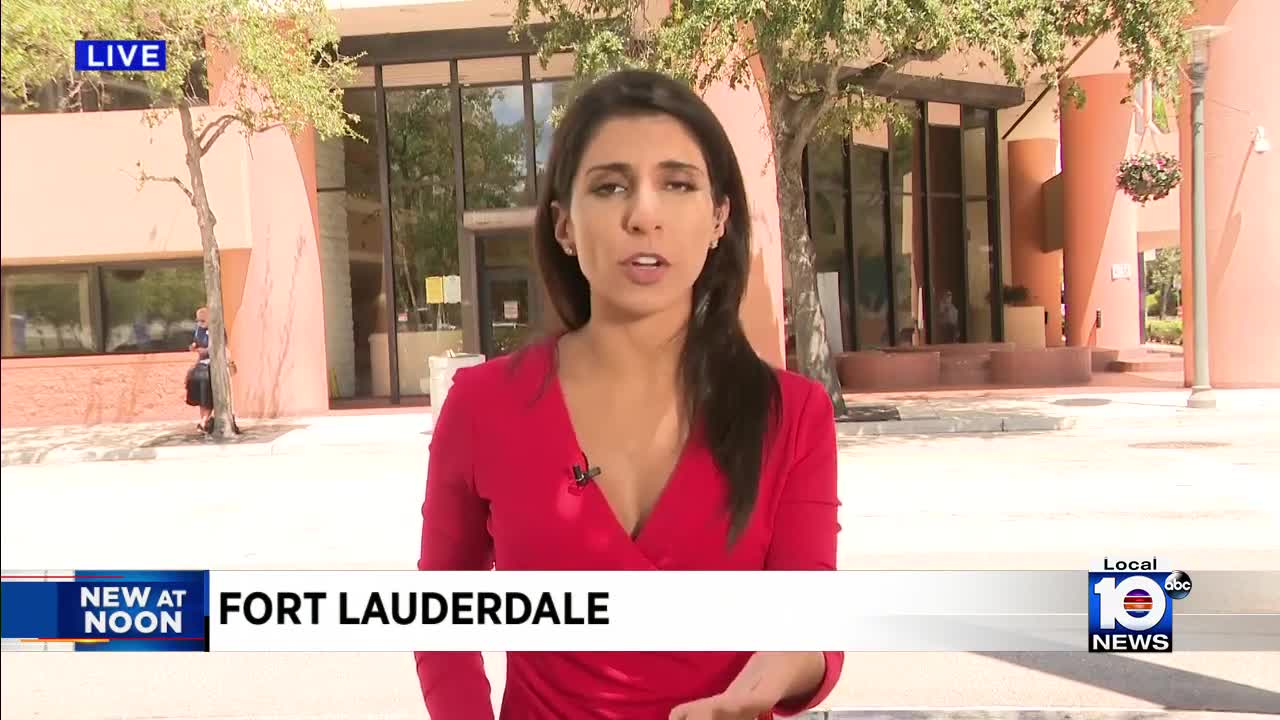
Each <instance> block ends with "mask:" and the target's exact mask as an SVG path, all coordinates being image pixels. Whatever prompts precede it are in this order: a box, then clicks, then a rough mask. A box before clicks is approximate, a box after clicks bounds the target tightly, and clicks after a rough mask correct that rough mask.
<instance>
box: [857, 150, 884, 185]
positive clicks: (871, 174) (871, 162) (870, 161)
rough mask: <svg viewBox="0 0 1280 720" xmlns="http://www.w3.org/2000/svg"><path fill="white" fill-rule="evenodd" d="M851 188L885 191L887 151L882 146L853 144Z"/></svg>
mask: <svg viewBox="0 0 1280 720" xmlns="http://www.w3.org/2000/svg"><path fill="white" fill-rule="evenodd" d="M850 151H851V152H852V154H853V189H854V191H855V192H875V193H881V192H885V184H884V181H885V170H886V166H887V164H888V162H889V151H888V150H886V149H884V148H876V147H867V146H866V145H853V146H851V147H850Z"/></svg>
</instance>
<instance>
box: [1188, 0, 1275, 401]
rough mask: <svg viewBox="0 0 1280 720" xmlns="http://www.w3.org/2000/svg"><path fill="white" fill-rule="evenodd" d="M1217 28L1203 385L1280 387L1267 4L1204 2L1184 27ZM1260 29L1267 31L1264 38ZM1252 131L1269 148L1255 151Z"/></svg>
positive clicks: (1271, 21) (1208, 160)
mask: <svg viewBox="0 0 1280 720" xmlns="http://www.w3.org/2000/svg"><path fill="white" fill-rule="evenodd" d="M1198 24H1207V25H1225V26H1226V27H1227V28H1228V31H1227V32H1226V33H1225V34H1223V35H1220V36H1218V37H1216V38H1214V39H1213V41H1212V43H1211V45H1210V49H1209V75H1208V78H1207V79H1206V81H1205V104H1204V122H1205V134H1204V155H1205V255H1206V260H1207V261H1208V270H1209V272H1208V277H1207V278H1206V280H1207V281H1208V289H1209V293H1208V298H1207V300H1208V314H1209V328H1208V331H1209V381H1210V383H1212V384H1213V385H1214V386H1216V387H1247V386H1254V387H1256V386H1277V385H1280V313H1277V312H1276V311H1275V310H1274V309H1273V306H1274V304H1275V301H1276V298H1277V297H1280V86H1278V85H1277V83H1276V80H1275V78H1274V73H1272V72H1271V71H1269V70H1268V71H1261V70H1260V68H1259V65H1258V58H1267V57H1273V56H1274V46H1275V32H1274V28H1276V27H1280V3H1277V2H1275V0H1205V1H1204V2H1202V3H1201V9H1200V12H1199V14H1198V16H1197V17H1195V18H1194V19H1192V20H1191V21H1190V22H1188V25H1189V26H1190V25H1198ZM1268 28H1272V29H1271V30H1268ZM1190 93H1191V89H1190V87H1189V86H1188V85H1187V84H1186V83H1185V82H1184V83H1183V88H1182V97H1183V102H1182V108H1183V110H1181V111H1180V113H1179V120H1180V122H1181V124H1182V128H1181V132H1180V133H1179V136H1180V141H1181V145H1182V147H1181V160H1182V169H1183V182H1182V187H1181V191H1180V193H1179V195H1180V198H1181V201H1182V289H1183V296H1182V307H1183V317H1182V327H1183V344H1184V348H1183V350H1184V363H1185V368H1186V384H1187V385H1190V384H1191V380H1192V378H1193V366H1192V359H1193V353H1194V344H1195V338H1194V337H1192V333H1193V330H1194V322H1193V321H1194V317H1193V316H1192V312H1193V297H1192V274H1191V273H1192V255H1191V238H1192V224H1191V201H1192V187H1191V124H1190V114H1191V111H1190V102H1189V98H1190ZM1258 127H1262V128H1264V130H1265V133H1266V137H1267V138H1268V139H1269V140H1270V141H1271V142H1272V143H1273V144H1274V145H1275V148H1274V149H1272V150H1271V151H1270V152H1267V153H1262V154H1260V153H1257V152H1255V148H1254V143H1253V137H1254V132H1255V130H1256V129H1257V128H1258Z"/></svg>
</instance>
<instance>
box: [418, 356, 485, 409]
mask: <svg viewBox="0 0 1280 720" xmlns="http://www.w3.org/2000/svg"><path fill="white" fill-rule="evenodd" d="M484 361H485V356H484V355H477V354H472V353H460V354H457V355H432V356H430V357H428V358H427V372H428V374H429V375H430V377H431V389H430V393H431V407H432V408H435V410H436V412H439V411H440V408H442V407H444V399H445V398H446V397H448V395H449V388H451V387H453V375H454V373H456V372H457V371H458V369H459V368H465V367H471V366H473V365H479V364H481V363H483V362H484Z"/></svg>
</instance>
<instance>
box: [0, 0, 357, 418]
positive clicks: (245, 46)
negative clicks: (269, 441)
mask: <svg viewBox="0 0 1280 720" xmlns="http://www.w3.org/2000/svg"><path fill="white" fill-rule="evenodd" d="M0 7H2V8H3V33H4V47H3V80H2V82H3V90H4V94H5V95H6V96H9V97H11V98H14V99H16V100H17V101H19V102H24V103H32V102H33V101H34V100H35V98H36V97H37V96H38V94H39V93H40V92H41V91H42V89H44V88H47V87H49V86H50V85H51V84H60V85H63V87H64V88H65V89H66V90H67V91H68V94H69V95H70V96H72V97H75V96H79V95H81V94H83V93H88V92H92V93H94V94H95V95H98V96H101V95H102V94H103V93H104V92H106V91H108V89H118V88H124V89H125V90H126V91H128V92H132V93H135V94H139V95H140V96H141V97H143V98H145V99H146V100H147V101H148V104H149V105H150V108H151V110H150V111H149V112H148V113H147V114H146V118H147V119H148V121H149V122H150V123H151V124H152V126H153V127H158V126H159V125H160V123H161V122H163V120H164V119H165V118H167V117H168V116H170V115H171V114H172V113H175V112H176V113H177V115H178V118H179V121H180V128H181V132H182V138H183V141H184V145H185V148H186V153H185V155H186V170H187V177H186V178H185V179H183V178H179V177H177V176H169V177H156V176H153V175H150V174H149V173H147V172H146V170H145V168H141V167H140V168H139V170H140V173H139V178H138V179H139V182H140V183H143V182H167V183H172V184H173V185H175V186H177V187H178V188H179V189H180V190H181V191H182V192H183V193H184V194H185V195H186V196H187V199H188V200H190V202H191V207H192V209H193V210H194V212H195V214H196V219H197V223H198V225H199V227H200V241H201V246H202V249H203V254H204V279H205V289H206V293H207V296H208V301H207V304H208V306H209V338H210V343H209V350H210V358H211V363H210V372H211V375H212V380H213V398H214V414H215V418H216V419H215V425H214V428H213V435H214V436H215V437H220V438H226V437H230V436H232V435H233V434H234V433H235V432H236V430H235V415H234V408H233V407H232V401H231V376H230V372H229V371H228V365H227V354H226V340H227V336H226V326H225V324H224V320H223V310H222V271H221V264H220V262H219V256H218V242H217V237H216V234H215V230H214V228H215V225H216V223H217V219H216V218H215V217H214V214H213V211H212V209H211V208H210V206H209V198H208V194H207V189H206V186H205V180H204V174H203V171H202V168H201V159H202V158H203V157H204V156H205V155H206V154H208V152H209V151H210V149H211V148H212V147H213V145H214V143H215V142H217V141H218V139H219V138H221V137H222V136H223V134H224V133H225V132H226V131H227V130H229V129H231V128H233V127H234V128H236V129H238V130H239V131H240V132H241V133H243V134H244V135H245V136H246V137H248V136H250V135H252V134H254V133H260V132H264V131H266V130H268V129H270V128H273V127H277V126H283V127H284V128H285V129H286V130H288V131H289V132H290V133H291V134H294V135H296V134H297V133H299V132H300V131H303V130H304V129H306V128H308V127H310V128H313V129H314V130H315V132H316V134H317V135H318V136H319V137H321V138H329V137H334V136H340V135H354V131H353V130H352V129H351V125H350V124H349V120H350V117H349V116H348V114H347V113H345V112H344V111H343V107H342V87H343V86H344V85H345V84H347V83H348V82H349V81H350V80H351V79H353V78H354V76H355V67H354V61H353V60H352V59H350V58H344V57H342V56H340V55H339V54H338V53H337V52H336V47H337V42H338V31H337V27H336V25H335V24H334V22H333V19H332V17H331V16H330V15H329V14H328V11H327V9H326V7H325V4H324V0H148V1H147V2H142V1H141V0H102V1H101V2H77V0H13V1H12V2H5V3H4V4H3V5H2V6H0ZM94 38H101V39H142V40H149V39H153V40H164V41H165V42H166V58H165V59H166V68H165V70H163V71H157V72H138V73H100V72H84V73H78V72H75V70H74V68H75V49H74V48H75V45H74V43H75V41H76V40H80V39H94ZM215 66H216V67H219V68H220V69H225V70H226V71H227V78H226V80H227V88H228V89H227V91H226V92H225V93H223V94H221V96H220V97H219V98H218V100H219V102H218V103H217V104H216V105H215V106H214V108H212V110H213V111H212V112H211V113H207V114H203V113H202V114H201V118H200V119H199V121H197V119H196V118H195V117H194V114H193V112H192V108H193V107H194V106H198V105H202V104H204V100H203V99H202V98H201V97H200V94H201V93H200V88H201V87H202V86H203V85H204V84H205V78H204V77H202V76H203V75H204V71H205V69H206V68H211V67H215Z"/></svg>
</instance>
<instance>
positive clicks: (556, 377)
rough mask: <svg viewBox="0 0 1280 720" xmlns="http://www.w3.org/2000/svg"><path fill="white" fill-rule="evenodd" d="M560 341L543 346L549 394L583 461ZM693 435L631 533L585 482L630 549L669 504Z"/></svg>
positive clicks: (598, 491) (593, 485)
mask: <svg viewBox="0 0 1280 720" xmlns="http://www.w3.org/2000/svg"><path fill="white" fill-rule="evenodd" d="M560 337H561V336H559V335H557V336H554V337H552V338H551V341H550V342H549V343H548V345H547V355H548V357H547V366H548V369H549V371H550V373H551V381H550V390H551V393H552V394H553V395H554V396H555V401H556V405H557V409H558V410H559V413H560V422H562V423H564V426H565V428H566V429H567V430H568V433H569V438H570V440H571V441H572V443H573V448H574V450H575V452H576V454H577V456H579V457H585V455H586V451H585V450H584V449H583V447H582V441H581V440H580V439H579V437H578V428H577V427H576V426H575V425H574V424H573V412H572V411H570V410H569V398H568V396H566V395H565V392H564V386H563V384H562V383H561V382H560V361H559V359H560ZM695 433H696V429H695V428H693V427H691V428H690V429H689V432H688V433H687V434H686V435H685V438H684V441H683V442H682V443H681V445H680V452H679V454H678V455H677V456H676V462H675V464H674V465H673V466H672V467H671V472H670V473H669V474H668V475H667V479H666V482H664V483H663V485H662V489H661V490H660V491H658V498H657V499H656V500H655V501H654V503H653V507H651V508H649V514H648V516H647V517H645V518H644V520H642V521H640V523H639V525H638V526H637V527H636V528H635V530H628V529H627V528H626V527H625V526H624V525H623V524H622V520H620V519H619V518H618V512H617V510H614V508H613V506H612V505H610V504H609V498H608V496H607V495H605V493H604V491H603V490H601V489H600V487H599V484H598V483H595V482H588V483H587V485H586V487H585V488H584V489H585V490H586V492H588V493H591V494H592V495H593V496H594V497H595V499H596V501H597V502H599V503H600V506H601V508H602V509H603V510H604V512H605V514H606V515H608V517H609V520H610V524H611V525H612V526H613V527H614V528H616V529H617V531H618V533H619V534H620V535H621V536H622V537H623V538H626V540H627V541H628V542H629V543H631V544H632V545H634V546H637V547H639V546H641V545H642V543H641V541H642V540H644V539H645V538H647V537H648V536H649V535H650V534H651V532H650V529H651V528H652V527H653V526H654V524H655V523H654V521H655V520H659V519H661V515H660V513H662V511H663V508H664V507H665V506H666V505H667V504H668V503H669V502H670V500H668V496H670V495H671V494H672V491H673V488H674V487H675V486H676V484H677V481H678V480H679V479H680V477H681V476H682V474H683V470H684V466H685V462H686V460H687V459H688V455H689V450H690V449H691V448H692V447H693V443H694V435H695Z"/></svg>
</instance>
